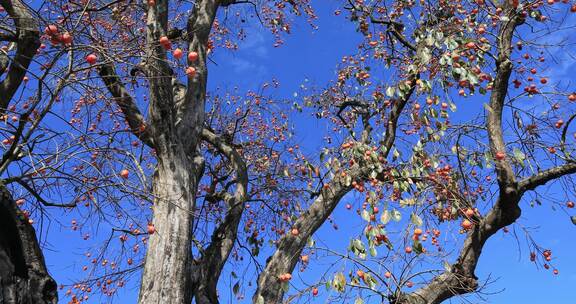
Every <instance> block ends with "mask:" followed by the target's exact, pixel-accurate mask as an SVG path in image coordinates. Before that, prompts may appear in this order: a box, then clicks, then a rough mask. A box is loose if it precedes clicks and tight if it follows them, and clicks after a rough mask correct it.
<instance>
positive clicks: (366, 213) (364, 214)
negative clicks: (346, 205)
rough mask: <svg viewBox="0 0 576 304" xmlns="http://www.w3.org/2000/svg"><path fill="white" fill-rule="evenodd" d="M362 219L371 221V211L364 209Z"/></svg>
mask: <svg viewBox="0 0 576 304" xmlns="http://www.w3.org/2000/svg"><path fill="white" fill-rule="evenodd" d="M362 219H363V220H365V221H367V222H370V212H368V211H367V210H366V209H364V210H362Z"/></svg>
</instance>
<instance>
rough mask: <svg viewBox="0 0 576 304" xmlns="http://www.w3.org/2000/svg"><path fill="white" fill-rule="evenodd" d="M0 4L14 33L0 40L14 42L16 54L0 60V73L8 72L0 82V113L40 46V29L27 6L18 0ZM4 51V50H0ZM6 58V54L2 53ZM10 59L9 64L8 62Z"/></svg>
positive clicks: (14, 91) (4, 0) (2, 111)
mask: <svg viewBox="0 0 576 304" xmlns="http://www.w3.org/2000/svg"><path fill="white" fill-rule="evenodd" d="M0 5H1V6H2V7H3V8H4V9H5V10H6V12H7V13H8V15H9V16H10V18H11V19H12V20H13V21H14V26H15V29H16V31H15V32H16V33H15V35H14V36H10V35H8V36H6V37H3V39H1V40H9V41H12V42H14V43H16V47H17V49H16V55H15V56H14V58H12V60H2V62H0V75H2V74H3V73H4V72H5V71H6V70H8V74H7V75H6V78H4V80H2V82H1V83H0V113H4V111H5V110H6V108H7V107H8V104H9V103H10V100H12V97H14V94H15V93H16V91H17V90H18V88H19V87H20V84H21V83H22V80H23V79H24V75H26V72H27V71H28V67H29V66H30V63H31V62H32V57H34V55H36V50H37V49H38V47H39V46H40V31H39V28H38V27H39V24H38V20H37V19H36V18H34V16H32V14H31V13H30V11H29V10H28V7H27V6H26V5H25V4H24V3H23V2H21V1H19V0H0ZM1 52H4V51H1ZM2 55H3V56H2V57H3V58H4V59H7V58H6V57H7V55H6V54H2ZM9 61H10V64H9V66H7V65H8V62H9Z"/></svg>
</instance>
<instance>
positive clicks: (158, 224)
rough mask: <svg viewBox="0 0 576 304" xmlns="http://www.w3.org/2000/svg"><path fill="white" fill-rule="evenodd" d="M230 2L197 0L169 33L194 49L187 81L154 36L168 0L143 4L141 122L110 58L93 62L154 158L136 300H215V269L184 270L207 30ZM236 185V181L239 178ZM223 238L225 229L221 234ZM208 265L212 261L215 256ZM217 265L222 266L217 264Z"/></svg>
mask: <svg viewBox="0 0 576 304" xmlns="http://www.w3.org/2000/svg"><path fill="white" fill-rule="evenodd" d="M232 3H234V1H230V0H222V1H218V0H199V1H196V2H195V4H194V8H193V9H192V11H191V13H190V16H189V18H188V24H187V29H186V34H182V35H181V36H180V37H174V39H185V40H186V42H187V44H188V51H189V52H192V51H195V52H197V53H198V55H199V58H198V60H197V61H196V62H190V61H189V62H188V65H190V66H193V67H195V68H196V76H195V77H189V78H188V83H187V86H184V85H182V84H180V83H178V80H177V79H176V78H175V77H174V76H173V75H174V72H173V71H172V69H171V68H170V66H169V65H168V63H167V56H166V50H165V49H164V48H163V46H161V45H160V43H159V40H160V37H162V36H171V35H170V33H169V31H168V11H169V7H168V6H169V0H157V1H156V4H155V5H153V6H148V9H147V27H146V29H147V31H146V49H145V51H146V54H145V58H144V59H143V60H142V64H141V72H142V73H143V74H144V75H145V77H147V79H148V83H149V100H150V105H149V111H148V122H146V120H145V118H144V116H143V115H142V114H141V113H140V111H139V109H138V106H137V105H136V103H135V102H134V100H133V98H132V97H131V96H130V95H129V94H128V92H127V90H126V89H125V87H124V85H123V84H122V83H121V81H120V78H119V77H118V76H117V75H116V74H115V73H114V69H113V67H112V66H111V64H109V63H108V64H104V65H102V66H101V67H100V71H99V73H100V76H101V77H102V80H103V81H104V83H105V84H106V86H107V88H108V90H109V92H110V93H111V95H112V96H113V97H114V98H115V99H116V101H117V103H118V105H119V107H120V109H121V110H122V112H123V114H124V116H125V117H126V120H127V122H128V124H129V126H130V128H131V130H132V132H133V133H134V135H135V136H137V137H138V138H140V139H141V140H142V141H143V142H144V143H145V144H147V145H148V146H150V147H151V148H153V149H155V152H156V157H157V161H158V164H157V167H156V172H155V175H154V179H153V195H154V206H153V220H152V224H153V225H154V227H155V230H156V233H154V234H152V235H151V236H150V239H149V241H148V250H147V253H146V258H145V262H144V271H143V275H142V283H141V288H140V295H139V300H138V303H141V304H151V303H165V302H166V301H170V303H183V304H184V303H185V304H188V303H191V301H192V298H193V296H194V293H195V292H201V293H202V294H203V296H202V297H200V298H202V299H205V298H206V299H210V300H209V302H208V303H215V301H216V302H217V299H215V296H214V294H215V287H213V286H215V283H212V281H214V282H217V280H218V277H217V276H216V277H213V278H211V280H210V282H209V284H208V285H206V284H200V285H199V286H196V287H193V285H192V284H193V283H195V282H194V281H193V278H192V276H191V275H190V272H191V268H192V250H191V243H192V240H193V235H192V227H193V222H194V212H195V207H196V192H197V188H198V181H199V179H200V177H201V176H202V174H203V171H204V162H203V159H202V157H201V156H200V155H199V153H198V151H199V143H200V140H201V136H202V130H203V127H204V111H205V98H206V81H207V79H208V71H207V66H206V59H207V44H208V37H209V34H210V31H211V28H212V24H213V22H214V18H215V16H216V12H217V10H218V7H219V6H226V5H230V4H232ZM216 144H217V143H216ZM217 148H219V149H220V148H223V146H217ZM230 153H232V152H230ZM238 174H240V173H238ZM238 187H239V188H242V186H240V185H239V186H238ZM231 210H232V212H231V214H234V215H235V216H236V215H238V214H237V213H238V212H240V214H241V211H242V210H243V209H240V208H232V209H231ZM227 218H228V217H227ZM234 218H235V220H234V221H232V223H230V222H228V224H229V226H226V228H225V229H226V230H227V231H226V235H228V233H229V232H228V229H231V231H232V232H234V234H235V231H236V230H234V229H237V226H238V222H239V215H238V219H237V220H236V217H234ZM225 223H226V221H225ZM234 226H235V227H236V228H233V227H234ZM219 237H220V236H219V235H218V236H217V238H219ZM227 239H228V238H227V237H224V240H227ZM224 240H220V241H219V242H218V244H219V245H218V244H216V245H215V246H216V248H215V249H210V248H209V250H213V251H214V252H216V251H219V252H220V253H221V255H222V256H221V258H224V260H225V258H227V256H228V254H229V252H230V250H231V248H230V249H225V248H227V247H229V246H231V245H229V244H228V242H225V241H224ZM232 244H233V241H232ZM226 250H227V252H226ZM222 264H223V263H222ZM213 265H216V266H218V263H213ZM218 267H220V269H221V266H218ZM201 268H202V267H201ZM158 274H162V275H158ZM214 274H216V273H212V275H214ZM207 282H208V281H207ZM204 295H205V296H204ZM210 301H212V302H210ZM203 303H206V302H203Z"/></svg>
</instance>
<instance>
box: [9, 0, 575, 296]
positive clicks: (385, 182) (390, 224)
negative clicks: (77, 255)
mask: <svg viewBox="0 0 576 304" xmlns="http://www.w3.org/2000/svg"><path fill="white" fill-rule="evenodd" d="M0 4H1V5H2V7H4V9H5V10H6V14H5V15H3V16H5V19H3V22H4V23H5V25H4V26H3V28H2V30H3V31H4V32H6V33H5V34H2V35H1V37H0V40H3V41H7V42H8V43H7V46H5V47H4V48H3V49H2V50H3V52H2V53H1V54H0V56H1V60H2V61H1V64H2V66H1V67H2V69H1V71H2V72H3V73H4V74H6V76H5V78H4V80H3V82H2V84H1V85H2V86H1V87H0V90H2V93H3V94H0V95H1V96H2V104H0V107H1V108H2V110H3V112H2V115H3V116H2V118H3V120H4V128H2V129H1V131H2V136H3V137H4V138H5V139H4V141H3V142H2V144H3V145H4V149H5V150H4V154H3V158H2V161H1V162H0V172H1V173H2V174H3V181H4V183H6V184H7V186H8V188H9V189H10V191H11V192H12V193H13V194H14V195H15V196H14V197H16V198H17V200H16V202H13V204H11V205H10V208H12V209H11V210H12V211H14V210H16V211H14V212H12V211H11V212H12V213H10V215H12V214H19V216H20V218H19V219H16V220H14V221H13V222H14V223H17V224H19V225H17V228H18V229H20V231H25V232H26V231H27V232H26V233H30V231H32V230H31V229H29V228H30V227H29V226H25V228H22V227H24V226H23V225H22V223H24V224H26V223H27V225H30V224H34V223H40V224H41V223H43V222H44V220H49V221H54V222H58V225H59V226H60V227H64V228H66V229H70V230H72V231H74V232H76V233H78V236H79V237H80V238H81V239H83V240H85V241H92V240H93V242H92V243H91V246H90V248H89V249H87V250H86V252H85V258H86V260H85V261H84V262H82V264H83V265H82V270H83V273H85V275H84V277H83V278H82V279H80V280H78V281H77V282H74V283H73V284H66V285H61V289H62V290H63V291H64V294H65V295H66V296H68V297H69V298H70V302H71V303H80V302H86V301H90V300H91V299H92V297H93V294H98V293H99V294H101V295H104V296H114V295H115V294H116V293H117V291H118V290H119V289H120V288H122V287H124V286H125V285H126V283H127V282H128V280H130V279H135V277H137V276H138V275H140V271H141V274H142V277H141V281H140V282H139V283H140V289H139V300H138V301H139V303H160V302H165V301H170V302H171V303H191V302H192V301H193V299H194V300H195V301H196V302H197V303H218V302H219V295H220V294H222V291H221V290H219V288H218V287H219V285H218V284H219V283H218V282H219V279H220V277H221V276H222V275H223V274H224V275H225V276H227V277H228V276H229V277H231V278H234V280H235V281H236V284H235V285H234V287H232V288H231V289H232V290H233V294H234V295H235V296H237V298H238V299H242V297H243V293H244V291H246V292H247V293H252V292H253V293H254V294H253V296H252V299H251V300H252V301H253V302H254V303H281V302H283V301H288V302H290V301H292V300H296V299H306V298H307V297H309V298H310V299H312V300H313V299H314V297H316V296H318V295H319V294H320V293H321V292H323V290H324V289H322V288H320V287H321V286H322V285H326V286H327V287H328V289H330V290H332V291H334V293H332V295H331V297H332V298H331V299H332V300H336V299H338V300H349V299H354V298H356V301H357V302H360V303H361V302H362V301H364V300H366V301H370V300H371V299H373V298H375V299H377V300H376V301H379V302H389V303H398V304H400V303H440V302H442V301H444V300H447V299H450V298H452V297H454V296H458V295H464V294H468V293H474V292H480V291H481V289H482V287H483V286H484V284H483V283H482V282H483V280H482V279H483V278H477V277H476V275H475V270H476V268H477V265H478V262H479V259H480V256H481V252H482V250H483V248H484V245H485V243H486V242H487V241H488V239H489V238H490V237H491V236H493V235H494V234H495V233H496V232H498V231H505V230H507V229H508V228H507V226H510V225H512V224H514V223H515V222H516V221H517V220H518V218H519V217H520V214H521V208H523V207H524V205H526V204H527V203H529V202H530V201H531V200H533V201H540V199H539V190H540V189H541V188H543V186H544V185H546V184H551V183H552V182H556V184H559V185H560V186H561V187H562V189H564V190H565V191H566V193H568V194H572V193H571V191H572V190H571V187H570V186H571V185H572V184H571V183H572V179H571V174H572V173H574V172H576V162H575V161H574V159H573V150H574V144H573V140H574V138H573V136H572V135H573V134H572V133H573V132H574V131H573V130H572V128H573V125H572V124H571V123H572V122H573V120H574V115H573V114H571V113H572V112H573V110H574V104H573V102H574V101H576V93H575V92H573V88H571V87H570V85H569V84H567V81H565V80H564V79H556V78H553V77H550V76H549V74H548V73H551V71H550V69H551V68H550V67H551V64H550V63H549V62H550V61H552V60H553V59H555V58H554V56H552V55H547V54H549V53H553V52H552V51H553V50H554V49H555V48H560V47H563V46H566V44H565V42H559V43H557V44H554V45H553V44H541V43H540V42H539V39H541V38H542V37H547V36H550V35H551V36H555V37H556V36H558V37H560V36H561V35H563V33H564V30H565V27H564V26H565V24H566V23H568V22H569V21H570V20H571V19H570V18H569V17H566V15H567V14H568V13H570V14H571V13H572V12H574V11H576V8H575V7H574V5H572V6H570V4H567V3H556V2H554V1H548V2H546V3H543V2H541V1H535V2H523V1H504V2H502V3H500V2H491V1H484V0H477V1H475V2H466V1H456V0H454V1H451V0H448V1H436V2H425V1H419V2H414V1H361V0H358V1H344V2H342V3H341V5H342V7H341V9H339V10H337V11H336V12H334V15H335V16H334V17H333V18H341V19H346V20H347V21H346V22H349V23H350V24H351V25H352V26H355V27H357V31H358V33H359V35H360V37H361V38H362V42H361V44H360V45H358V48H357V49H358V52H357V53H354V54H350V55H349V56H346V57H344V58H343V59H342V62H341V63H340V64H339V66H338V69H337V79H334V81H333V82H331V83H330V84H326V85H321V87H322V88H323V89H316V88H312V87H310V88H308V87H306V86H303V88H304V92H302V94H300V95H299V96H303V97H302V99H301V100H298V99H297V100H290V101H289V102H283V101H279V100H276V99H275V98H273V95H274V93H273V92H272V91H271V89H272V88H271V87H274V86H277V82H276V81H274V80H273V81H271V82H270V83H265V84H262V86H261V88H260V89H259V91H257V92H252V91H247V90H243V89H242V88H240V89H239V90H231V91H226V90H221V91H219V90H216V91H214V92H208V91H207V81H208V69H209V67H210V60H211V56H212V54H213V53H214V52H220V51H232V52H233V51H234V50H235V49H236V48H237V47H238V41H239V40H242V39H243V38H244V37H245V35H246V34H247V30H246V28H245V24H246V21H248V23H252V22H255V23H258V22H259V23H262V24H263V25H264V26H266V27H268V28H269V29H270V30H271V32H272V34H273V35H274V37H275V38H276V41H275V46H279V45H280V44H282V39H283V36H282V35H283V33H289V32H290V28H291V23H290V22H291V19H292V15H304V16H306V17H307V18H308V19H314V18H315V15H314V12H313V10H312V8H311V7H310V5H311V4H310V3H308V1H275V2H270V1H256V2H249V1H233V0H198V1H194V2H188V1H169V0H147V1H102V0H97V1H80V2H76V1H46V2H42V3H40V4H39V5H33V7H29V6H26V5H25V4H23V3H20V2H18V1H11V2H6V3H0ZM572 18H573V17H572ZM568 35H570V34H568ZM33 59H34V60H35V61H34V60H33ZM563 60H565V59H563ZM8 63H10V66H9V68H6V67H8ZM32 85H34V88H33V89H30V87H31V86H32ZM293 99H294V98H293ZM463 108H466V111H463V110H462V109H463ZM468 109H470V110H468ZM308 114H309V115H310V117H306V119H314V120H320V121H321V122H322V124H324V125H325V126H326V127H327V129H328V130H330V131H329V132H327V133H326V134H325V137H324V138H325V143H324V144H323V148H322V149H321V150H319V151H314V152H312V153H309V152H304V151H303V150H305V149H300V148H301V147H300V145H302V143H299V142H298V134H297V133H296V132H295V131H294V128H293V126H294V124H297V123H298V121H297V120H291V118H293V117H294V116H298V115H308ZM562 200H564V198H562ZM565 200H569V197H568V196H567V197H566V198H565ZM7 202H10V200H7ZM560 204H561V206H562V207H565V208H573V207H574V203H572V202H570V201H569V202H564V201H563V202H562V203H560ZM338 206H342V207H343V208H345V209H347V210H349V211H347V212H352V214H354V213H353V212H354V211H356V214H357V218H358V220H360V221H362V229H360V231H340V230H338V231H336V232H335V234H337V235H338V236H340V235H342V236H343V237H345V238H350V244H349V246H348V247H347V248H335V247H334V246H330V244H329V243H328V244H325V243H324V242H321V241H322V240H321V239H318V238H319V237H320V236H318V235H317V234H316V233H317V231H318V229H319V228H320V227H321V226H323V225H324V224H326V223H327V222H329V223H332V224H333V227H334V229H336V228H337V227H338V226H337V224H336V223H334V222H333V220H332V218H331V214H332V212H333V211H334V210H335V209H336V208H337V207H338ZM3 207H4V205H3ZM63 218H65V219H66V220H62V219H63ZM43 227H44V226H43V225H39V226H36V229H37V231H39V232H40V233H41V234H42V233H47V231H49V230H48V228H46V230H43V229H44V228H43ZM22 229H24V230H22ZM32 232H33V231H32ZM30 235H31V236H32V237H31V238H30ZM526 235H527V239H528V240H529V241H528V242H526V246H528V247H529V248H530V252H531V254H530V256H529V259H530V260H531V261H533V262H538V263H541V264H542V265H543V266H544V267H545V268H546V269H548V268H550V267H552V268H553V266H551V265H552V264H551V263H552V252H551V250H549V249H547V248H542V247H541V246H539V245H538V243H537V241H535V240H533V239H532V238H531V237H530V236H529V235H528V233H527V232H526ZM49 236H50V234H49V233H48V237H49ZM28 240H35V236H34V235H33V234H29V235H28ZM3 241H4V239H3ZM4 243H5V242H3V244H4ZM27 248H31V249H30V251H31V252H32V253H34V254H35V255H36V258H35V261H36V262H37V263H36V264H37V265H36V266H37V267H36V268H35V269H38V270H39V273H41V274H42V279H43V281H42V282H44V283H45V286H48V287H47V289H46V293H44V294H45V295H46V298H45V301H46V302H50V301H52V302H54V301H55V299H56V295H55V291H54V290H53V289H54V286H55V284H54V283H53V280H51V279H50V278H49V276H48V274H47V271H46V269H45V266H44V265H43V261H42V259H41V253H40V251H39V248H40V247H39V246H38V245H37V244H35V243H32V244H31V245H30V246H28V247H27ZM144 253H145V255H144ZM269 254H270V255H269ZM268 255H269V256H268ZM266 257H267V258H266ZM245 258H246V259H245ZM264 258H265V259H264ZM322 259H326V260H327V261H331V262H334V261H336V262H335V263H332V265H333V266H331V267H327V268H326V269H324V274H323V275H322V277H321V278H319V279H318V280H317V281H314V282H312V283H310V282H309V280H306V281H305V283H304V284H298V282H296V281H297V280H296V273H295V272H294V270H295V269H296V267H297V265H300V268H299V269H300V270H301V271H306V269H307V267H308V266H309V265H310V264H311V263H314V262H315V261H316V260H318V261H320V260H322ZM340 262H341V263H340ZM225 265H233V270H231V271H229V272H226V269H225ZM237 267H244V269H248V270H252V271H253V273H255V274H256V276H255V277H254V278H253V279H250V278H249V276H246V277H243V278H240V279H237V278H236V277H237V271H238V269H239V268H237ZM438 269H440V270H438ZM554 271H556V272H557V270H556V269H555V270H554ZM134 281H136V282H138V279H137V278H136V279H135V280H134ZM252 283H255V284H254V285H252ZM220 286H221V285H220ZM414 287H416V288H414ZM412 288H414V289H412ZM286 294H288V296H286Z"/></svg>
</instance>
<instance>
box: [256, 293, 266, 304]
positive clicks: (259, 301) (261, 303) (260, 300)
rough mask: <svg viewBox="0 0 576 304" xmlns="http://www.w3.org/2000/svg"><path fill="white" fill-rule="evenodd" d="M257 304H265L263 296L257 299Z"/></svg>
mask: <svg viewBox="0 0 576 304" xmlns="http://www.w3.org/2000/svg"><path fill="white" fill-rule="evenodd" d="M256 304H264V297H263V296H262V295H258V298H257V299H256Z"/></svg>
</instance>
